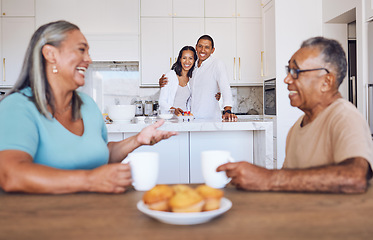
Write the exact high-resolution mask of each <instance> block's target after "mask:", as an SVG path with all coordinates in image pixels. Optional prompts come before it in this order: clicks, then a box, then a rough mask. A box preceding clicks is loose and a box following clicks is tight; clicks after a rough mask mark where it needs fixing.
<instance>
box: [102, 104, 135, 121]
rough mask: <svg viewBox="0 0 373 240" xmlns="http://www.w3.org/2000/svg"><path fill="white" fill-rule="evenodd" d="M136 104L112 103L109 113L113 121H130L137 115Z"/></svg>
mask: <svg viewBox="0 0 373 240" xmlns="http://www.w3.org/2000/svg"><path fill="white" fill-rule="evenodd" d="M135 111H136V106H135V105H111V106H109V107H108V114H109V117H110V119H111V120H113V122H114V123H115V122H130V121H131V120H132V119H133V118H134V117H135Z"/></svg>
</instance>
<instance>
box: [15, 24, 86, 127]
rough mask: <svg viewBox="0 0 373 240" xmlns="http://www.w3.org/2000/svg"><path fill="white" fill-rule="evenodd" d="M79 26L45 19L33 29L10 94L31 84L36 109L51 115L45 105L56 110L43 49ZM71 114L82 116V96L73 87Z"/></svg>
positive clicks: (57, 43) (61, 39)
mask: <svg viewBox="0 0 373 240" xmlns="http://www.w3.org/2000/svg"><path fill="white" fill-rule="evenodd" d="M72 30H79V27H78V26H76V25H74V24H72V23H70V22H67V21H62V20H61V21H56V22H51V23H47V24H45V25H43V26H41V27H39V28H38V30H36V32H35V33H34V34H33V35H32V37H31V40H30V43H29V45H28V48H27V51H26V55H25V58H24V62H23V66H22V69H21V73H20V76H19V78H18V80H17V82H16V83H15V85H14V87H13V88H12V90H11V91H10V93H9V94H11V93H14V92H19V91H20V90H22V89H24V88H27V87H30V88H31V91H32V96H31V97H30V100H31V101H32V102H34V104H35V106H36V107H37V109H38V110H39V112H40V113H41V114H42V115H44V116H45V117H47V118H49V119H50V114H49V112H48V108H47V107H48V105H49V106H50V107H51V108H52V113H54V112H55V99H54V96H53V93H52V90H51V88H50V85H49V83H48V80H47V76H46V69H45V62H46V60H45V58H44V56H43V54H42V49H43V47H44V46H45V45H52V46H55V47H59V46H60V45H61V42H62V41H64V40H65V39H66V35H67V33H68V32H70V31H72ZM71 104H72V117H73V119H74V120H77V119H79V118H81V114H80V106H81V105H82V100H81V99H80V97H79V95H78V94H77V92H76V91H74V92H73V99H72V102H71Z"/></svg>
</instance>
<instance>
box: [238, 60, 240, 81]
mask: <svg viewBox="0 0 373 240" xmlns="http://www.w3.org/2000/svg"><path fill="white" fill-rule="evenodd" d="M238 80H241V58H240V57H239V58H238Z"/></svg>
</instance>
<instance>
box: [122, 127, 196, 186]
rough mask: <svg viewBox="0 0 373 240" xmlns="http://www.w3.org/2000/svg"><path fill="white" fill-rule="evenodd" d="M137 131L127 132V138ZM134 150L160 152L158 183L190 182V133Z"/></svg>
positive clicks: (183, 133)
mask: <svg viewBox="0 0 373 240" xmlns="http://www.w3.org/2000/svg"><path fill="white" fill-rule="evenodd" d="M135 134H137V133H125V136H124V137H125V138H128V137H130V136H133V135H135ZM134 152H157V153H159V172H158V181H157V184H177V183H189V133H188V132H179V134H178V135H176V136H173V137H171V138H169V139H166V140H162V141H160V142H159V143H157V144H155V145H153V146H141V147H139V148H137V149H136V150H135V151H134Z"/></svg>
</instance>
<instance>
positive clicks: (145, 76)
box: [140, 18, 173, 85]
mask: <svg viewBox="0 0 373 240" xmlns="http://www.w3.org/2000/svg"><path fill="white" fill-rule="evenodd" d="M170 30H172V19H171V18H141V61H140V63H141V64H140V68H141V84H142V85H151V84H154V85H157V84H158V79H159V78H160V77H161V76H162V74H163V73H166V72H167V71H168V70H169V69H170V66H171V64H172V61H173V60H172V59H173V52H172V43H173V41H172V31H170Z"/></svg>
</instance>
